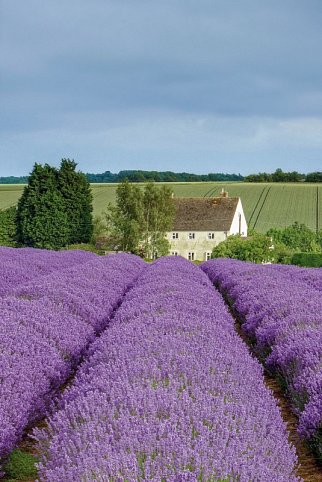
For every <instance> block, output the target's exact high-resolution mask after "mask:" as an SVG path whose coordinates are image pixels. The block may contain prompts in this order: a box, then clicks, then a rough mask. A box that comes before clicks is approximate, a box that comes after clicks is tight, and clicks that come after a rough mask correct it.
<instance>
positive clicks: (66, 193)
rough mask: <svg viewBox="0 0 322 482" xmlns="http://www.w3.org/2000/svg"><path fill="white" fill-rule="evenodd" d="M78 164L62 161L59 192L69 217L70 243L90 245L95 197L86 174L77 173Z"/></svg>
mask: <svg viewBox="0 0 322 482" xmlns="http://www.w3.org/2000/svg"><path fill="white" fill-rule="evenodd" d="M76 166H77V164H76V162H74V161H72V160H70V159H62V161H61V165H60V169H59V174H58V181H59V182H58V190H59V192H60V193H61V195H62V196H63V199H64V211H65V212H66V214H67V217H68V224H69V243H88V242H89V241H90V240H91V237H92V234H93V220H92V211H93V207H92V201H93V195H92V192H91V187H90V184H89V183H88V181H87V179H86V176H85V174H83V173H81V172H76V170H75V169H76Z"/></svg>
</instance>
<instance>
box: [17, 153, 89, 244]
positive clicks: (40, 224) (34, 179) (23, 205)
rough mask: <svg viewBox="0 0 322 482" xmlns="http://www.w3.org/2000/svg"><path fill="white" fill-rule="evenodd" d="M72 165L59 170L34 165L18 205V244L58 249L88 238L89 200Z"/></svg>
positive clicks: (85, 185)
mask: <svg viewBox="0 0 322 482" xmlns="http://www.w3.org/2000/svg"><path fill="white" fill-rule="evenodd" d="M75 168H76V163H75V162H74V161H70V160H69V159H63V160H62V162H61V166H60V169H56V168H55V167H52V166H49V165H48V164H45V165H44V166H42V165H41V164H37V163H36V164H35V165H34V168H33V171H32V172H31V174H30V176H29V178H28V185H27V186H26V187H25V188H24V191H23V194H22V196H21V198H20V200H19V202H18V208H17V240H18V242H19V243H20V244H21V245H25V246H33V247H38V248H48V249H59V248H62V247H65V246H67V245H68V244H73V243H86V242H88V241H90V239H91V236H92V229H93V228H92V203H91V201H92V197H91V193H90V186H89V183H88V181H87V180H86V178H85V176H84V175H83V174H81V173H78V172H75Z"/></svg>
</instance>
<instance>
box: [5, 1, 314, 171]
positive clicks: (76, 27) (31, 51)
mask: <svg viewBox="0 0 322 482" xmlns="http://www.w3.org/2000/svg"><path fill="white" fill-rule="evenodd" d="M321 25H322V4H321V2H320V1H319V0H307V1H306V2H305V3H304V2H302V1H300V0H284V1H283V2H281V1H279V0H270V1H264V2H258V1H257V0H244V1H243V2H238V1H233V0H199V1H195V0H162V1H158V0H91V1H90V2H89V1H88V0H68V1H67V0H46V2H44V1H43V0H28V1H24V2H21V1H20V0H2V1H1V2H0V47H1V48H0V70H1V80H0V82H1V83H0V88H1V92H0V96H1V99H0V100H1V106H2V115H1V118H0V129H1V131H0V135H2V138H4V139H5V138H6V137H7V136H9V137H10V135H12V136H13V138H15V136H16V135H17V136H18V137H19V135H20V136H21V139H27V137H28V136H29V137H28V139H29V141H28V146H29V147H30V146H31V143H32V142H35V139H36V138H37V135H38V136H41V135H47V134H46V133H48V132H57V130H64V131H65V133H66V137H68V135H69V134H68V133H70V137H71V138H74V139H75V137H73V134H72V133H73V132H74V131H75V129H77V128H78V129H79V130H80V131H81V132H82V135H85V136H86V133H85V132H84V129H85V128H86V129H87V131H88V135H89V136H91V135H92V133H95V132H96V131H98V130H99V131H100V130H101V129H104V128H107V129H109V128H110V126H112V125H113V123H114V122H117V125H118V126H123V132H124V133H125V132H127V128H128V127H127V126H128V123H129V122H130V123H131V122H132V123H135V122H138V124H139V125H142V126H145V125H146V124H145V116H146V113H147V112H150V113H153V115H154V116H156V118H158V117H160V118H162V119H164V118H165V116H168V122H169V124H171V121H172V118H173V117H177V116H179V115H180V116H181V118H182V119H185V118H186V117H187V116H191V117H192V118H194V119H198V118H200V117H203V116H205V117H207V118H213V119H219V118H221V119H222V121H221V122H222V124H223V125H225V119H226V118H227V117H228V118H230V119H231V122H234V123H235V122H246V121H247V119H250V120H251V119H253V118H257V119H267V118H270V119H273V120H274V122H275V123H276V124H277V125H278V122H279V121H281V120H283V119H285V120H289V119H292V118H293V119H298V118H300V119H304V118H317V119H320V118H321V116H322V87H321V86H322V57H321V55H320V51H321V46H322V31H321V28H320V26H321ZM86 119H87V120H86ZM233 119H235V121H233ZM242 119H243V120H242ZM265 122H266V121H265ZM265 122H264V121H263V123H264V124H265V125H266V123H265ZM234 125H235V124H234ZM310 125H311V124H310ZM77 126H78V127H77ZM121 128H122V127H121ZM142 128H143V127H142ZM159 128H160V129H161V127H160V126H159ZM314 132H315V131H314ZM1 133H2V134H1ZM137 135H139V133H137ZM231 135H232V136H234V135H236V134H234V131H232V133H231ZM26 136H27V137H26ZM35 136H36V137H35ZM156 136H157V134H156ZM143 137H144V136H143ZM225 138H226V137H225ZM32 139H33V141H32ZM102 139H103V138H100V139H99V142H100V143H101V146H102V148H101V154H100V155H103V150H104V149H106V150H108V149H109V147H111V142H112V141H111V140H110V144H104V142H103V140H102ZM24 142H27V141H26V140H25V141H24ZM48 142H49V143H50V142H51V143H53V139H52V137H51V136H49V137H48ZM75 142H76V141H75ZM164 142H166V140H164ZM205 142H206V141H205ZM207 142H208V145H206V144H205V145H204V150H205V152H206V151H207V152H208V150H209V149H210V150H211V149H214V147H213V146H211V143H210V141H209V139H208V141H207ZM222 142H224V141H222ZM226 142H227V156H228V153H229V152H230V151H229V148H228V144H229V141H227V140H226ZM89 143H90V141H89ZM231 143H234V138H232V140H231V142H230V144H231ZM236 144H238V142H236ZM73 148H74V149H76V144H75V145H73ZM42 149H44V148H42ZM50 149H51V148H50V147H49V146H48V152H49V151H50ZM97 149H98V150H100V148H99V147H97ZM140 149H141V151H140V152H141V154H140V155H142V156H143V157H144V149H143V147H140ZM146 149H147V152H151V151H149V147H148V146H147V147H146ZM159 149H160V150H159V152H160V162H161V161H162V159H164V158H162V152H161V151H162V149H161V146H159ZM165 149H166V147H165ZM172 149H173V153H174V154H173V155H174V156H175V155H176V154H177V155H178V150H179V151H181V147H180V145H178V150H177V151H176V149H175V145H173V146H172ZM194 149H195V152H196V153H197V151H198V149H199V146H198V142H197V140H196V145H195V147H194V146H193V145H191V144H190V150H192V154H193V152H194ZM36 151H37V149H36V147H34V148H33V152H35V153H36ZM152 151H153V149H152ZM14 152H15V156H18V151H17V149H16V148H15V149H14ZM52 152H55V153H56V149H55V148H53V150H52ZM120 152H121V151H120ZM132 154H133V152H132ZM246 154H247V153H246V152H245V155H246ZM120 155H121V154H120ZM128 155H130V154H129V152H123V156H124V159H125V157H126V156H128ZM314 155H315V154H314ZM156 156H157V154H156Z"/></svg>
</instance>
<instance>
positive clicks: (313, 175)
mask: <svg viewBox="0 0 322 482" xmlns="http://www.w3.org/2000/svg"><path fill="white" fill-rule="evenodd" d="M244 181H245V182H322V172H318V171H317V172H310V173H308V174H301V173H299V172H297V171H291V172H284V171H282V169H280V168H279V169H276V171H275V172H273V173H267V172H259V173H258V174H249V175H248V176H246V177H245V178H244Z"/></svg>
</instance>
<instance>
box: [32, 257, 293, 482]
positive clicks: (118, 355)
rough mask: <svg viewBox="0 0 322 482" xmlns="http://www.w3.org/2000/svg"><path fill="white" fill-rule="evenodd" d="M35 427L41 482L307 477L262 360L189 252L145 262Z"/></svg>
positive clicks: (264, 481) (246, 480) (245, 480)
mask: <svg viewBox="0 0 322 482" xmlns="http://www.w3.org/2000/svg"><path fill="white" fill-rule="evenodd" d="M87 355H88V356H87V358H86V360H85V361H84V363H83V364H82V365H81V366H80V367H79V369H78V371H77V374H76V377H75V379H74V381H73V383H72V385H71V386H70V388H68V389H67V390H65V392H64V393H63V395H62V397H61V399H60V400H59V403H58V407H57V410H56V412H55V413H54V414H53V415H51V417H50V418H49V420H48V429H47V430H36V431H35V437H36V439H37V440H38V442H39V450H40V452H41V454H42V455H41V462H40V464H39V476H40V480H41V481H49V480H50V481H51V482H58V481H59V482H61V481H62V480H64V481H66V482H73V481H75V482H76V481H77V482H78V481H81V480H82V481H84V482H86V481H88V482H89V481H93V480H98V481H131V482H132V481H140V480H141V481H144V480H151V481H158V482H160V481H164V482H171V481H173V482H174V481H177V482H179V481H203V482H206V481H208V482H210V481H218V480H225V481H229V480H239V481H240V482H249V481H250V480H256V481H262V482H267V481H275V482H278V481H279V482H282V481H285V482H291V481H296V480H299V479H298V478H297V477H296V476H295V475H294V468H295V465H296V456H295V450H294V448H292V447H290V445H289V443H288V439H287V433H286V428H285V425H284V423H283V421H282V419H281V415H280V411H279V408H278V407H277V405H276V403H275V400H274V398H273V396H272V394H271V393H270V391H269V390H268V389H267V388H266V387H265V385H264V380H263V371H262V367H261V365H260V364H259V363H258V362H257V361H256V360H255V359H254V358H253V357H252V356H250V354H249V352H248V349H247V347H246V345H245V344H244V343H243V342H242V341H241V339H240V338H239V337H238V335H237V334H236V332H235V330H234V322H233V319H232V317H231V315H230V314H229V312H228V310H227V308H226V306H225V304H224V301H223V299H222V297H221V296H220V294H219V293H218V292H216V291H214V290H213V287H212V285H211V283H210V281H209V280H208V278H207V277H206V276H205V274H204V273H202V271H201V270H199V269H198V268H197V267H195V266H193V265H192V264H190V263H188V262H187V261H185V260H183V259H181V258H174V257H172V258H161V259H159V260H158V261H156V262H155V263H153V264H152V265H150V266H149V267H147V268H146V269H145V270H144V271H143V273H142V274H141V275H140V277H139V278H138V280H137V282H136V284H135V286H134V287H133V289H132V290H130V291H129V292H128V293H127V295H126V296H125V298H124V301H123V303H122V305H121V306H120V307H119V308H118V310H117V312H116V314H115V317H114V318H113V320H112V322H111V323H110V325H109V327H108V329H107V330H105V331H104V333H103V334H102V335H101V336H100V337H99V338H98V339H97V340H96V341H95V342H94V343H93V344H92V345H91V347H90V349H89V351H88V354H87Z"/></svg>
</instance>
